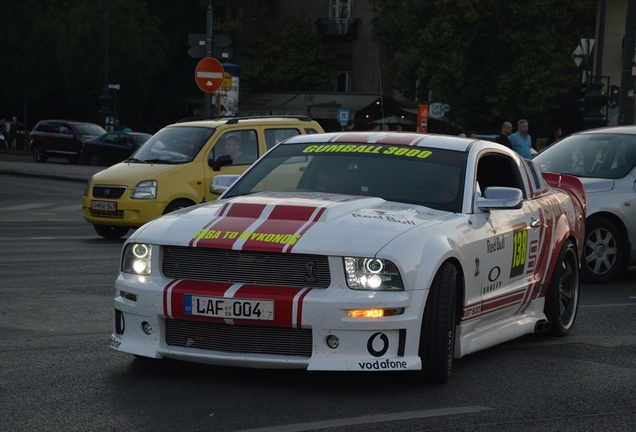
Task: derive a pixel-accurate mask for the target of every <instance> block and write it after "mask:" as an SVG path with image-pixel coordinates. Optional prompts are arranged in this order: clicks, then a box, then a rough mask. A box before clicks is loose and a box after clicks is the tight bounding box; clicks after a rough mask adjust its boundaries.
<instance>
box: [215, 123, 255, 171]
mask: <svg viewBox="0 0 636 432" xmlns="http://www.w3.org/2000/svg"><path fill="white" fill-rule="evenodd" d="M223 155H229V156H230V157H231V158H232V165H249V164H251V163H253V162H255V161H256V159H258V139H257V134H256V131H255V130H238V131H231V132H226V133H224V134H223V135H221V137H220V138H219V140H218V141H217V143H216V144H215V145H214V148H213V149H212V154H211V156H212V157H211V159H214V160H216V159H218V158H219V156H223Z"/></svg>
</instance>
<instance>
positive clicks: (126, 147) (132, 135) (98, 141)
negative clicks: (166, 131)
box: [80, 132, 152, 166]
mask: <svg viewBox="0 0 636 432" xmlns="http://www.w3.org/2000/svg"><path fill="white" fill-rule="evenodd" d="M151 136H152V135H150V134H147V133H141V132H108V133H105V134H104V135H102V136H100V137H98V138H95V139H92V140H88V141H86V142H84V148H83V149H82V153H81V158H80V162H81V163H85V164H88V165H92V166H99V165H113V164H116V163H118V162H121V161H123V160H125V159H128V158H129V157H130V156H131V155H132V154H133V153H134V152H135V151H137V149H138V148H139V147H141V145H142V144H143V143H145V142H146V141H148V140H149V139H150V137H151Z"/></svg>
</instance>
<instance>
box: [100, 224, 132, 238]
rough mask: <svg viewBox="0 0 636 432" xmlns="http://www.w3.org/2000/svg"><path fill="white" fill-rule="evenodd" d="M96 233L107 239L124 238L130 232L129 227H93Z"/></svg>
mask: <svg viewBox="0 0 636 432" xmlns="http://www.w3.org/2000/svg"><path fill="white" fill-rule="evenodd" d="M93 228H95V232H97V234H99V235H100V236H102V237H104V238H107V239H118V238H122V237H123V236H125V235H126V233H127V232H128V227H122V226H114V225H93Z"/></svg>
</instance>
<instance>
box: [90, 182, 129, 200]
mask: <svg viewBox="0 0 636 432" xmlns="http://www.w3.org/2000/svg"><path fill="white" fill-rule="evenodd" d="M124 192H126V186H104V185H95V186H93V197H94V198H108V199H118V198H121V196H122V195H123V194H124Z"/></svg>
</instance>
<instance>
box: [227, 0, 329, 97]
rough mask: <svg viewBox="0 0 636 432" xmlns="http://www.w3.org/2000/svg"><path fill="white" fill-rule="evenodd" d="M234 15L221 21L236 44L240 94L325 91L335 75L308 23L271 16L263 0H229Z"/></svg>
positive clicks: (298, 18) (300, 18)
mask: <svg viewBox="0 0 636 432" xmlns="http://www.w3.org/2000/svg"><path fill="white" fill-rule="evenodd" d="M232 3H233V4H234V5H235V6H234V8H236V6H237V5H238V6H241V8H236V9H235V10H236V16H235V18H234V19H231V20H229V21H228V22H226V23H224V24H221V26H220V27H221V30H220V31H223V32H227V33H229V34H231V35H232V39H233V40H234V42H235V46H239V47H241V50H240V51H239V53H238V54H237V56H236V63H238V64H239V65H240V66H241V88H240V91H241V93H243V94H244V93H251V92H254V91H306V90H309V89H310V90H313V91H329V90H331V89H332V88H333V85H334V82H335V79H336V77H335V75H334V74H333V72H331V69H330V64H331V57H330V56H328V55H327V54H326V53H325V51H324V49H323V47H322V45H321V43H320V40H319V39H318V36H317V35H316V33H315V31H314V29H313V24H312V23H311V21H310V20H309V19H306V18H305V17H303V16H298V15H291V16H286V17H283V18H282V19H276V18H278V17H276V16H275V15H276V8H275V7H273V4H270V3H271V2H268V1H267V0H243V1H240V0H238V1H236V0H235V1H233V2H232Z"/></svg>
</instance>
